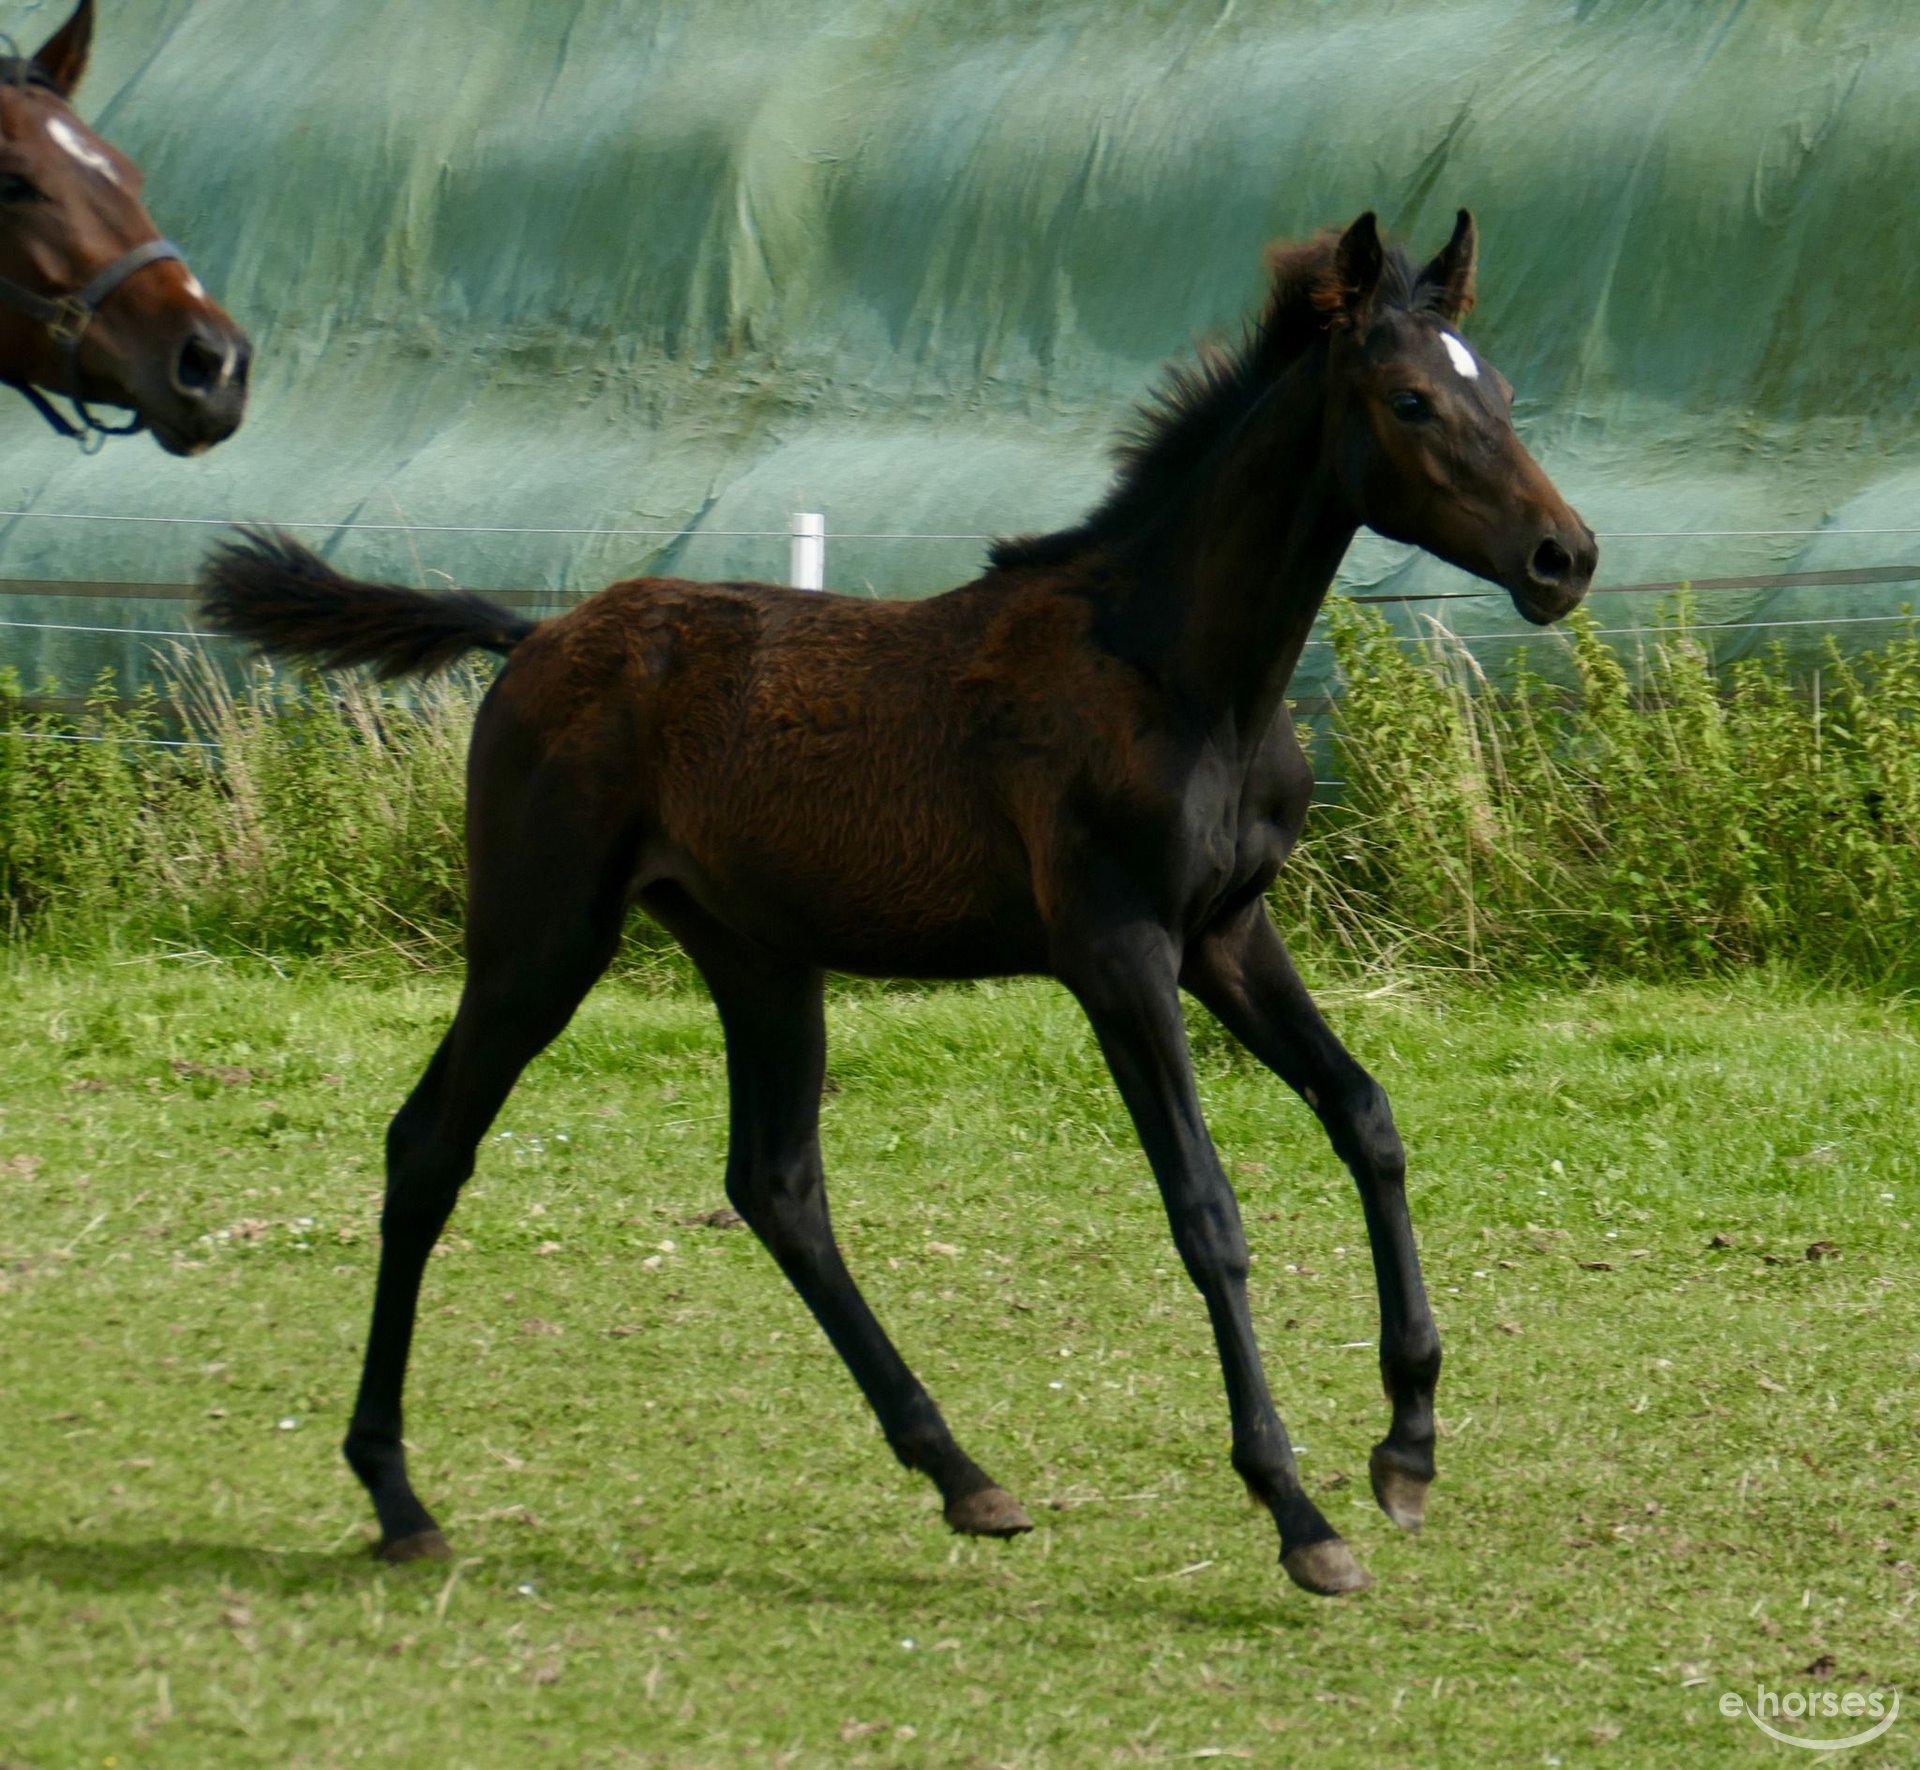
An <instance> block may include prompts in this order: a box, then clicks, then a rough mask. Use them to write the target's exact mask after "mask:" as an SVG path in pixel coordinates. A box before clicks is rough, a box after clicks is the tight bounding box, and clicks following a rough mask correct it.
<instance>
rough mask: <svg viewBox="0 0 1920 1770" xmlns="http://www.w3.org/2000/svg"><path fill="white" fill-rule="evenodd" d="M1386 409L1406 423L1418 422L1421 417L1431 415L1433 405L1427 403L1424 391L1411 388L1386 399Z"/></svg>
mask: <svg viewBox="0 0 1920 1770" xmlns="http://www.w3.org/2000/svg"><path fill="white" fill-rule="evenodd" d="M1387 407H1388V409H1389V410H1390V411H1391V412H1392V413H1393V415H1394V416H1395V417H1396V418H1399V419H1403V420H1404V421H1405V422H1406V423H1408V424H1418V423H1419V422H1420V420H1421V419H1422V418H1431V417H1432V416H1433V407H1432V406H1431V405H1430V404H1428V402H1427V396H1426V395H1425V394H1424V393H1415V392H1414V391H1413V390H1412V389H1411V388H1407V389H1404V390H1403V391H1401V392H1399V393H1396V394H1394V395H1392V396H1391V397H1390V398H1389V399H1388V401H1387Z"/></svg>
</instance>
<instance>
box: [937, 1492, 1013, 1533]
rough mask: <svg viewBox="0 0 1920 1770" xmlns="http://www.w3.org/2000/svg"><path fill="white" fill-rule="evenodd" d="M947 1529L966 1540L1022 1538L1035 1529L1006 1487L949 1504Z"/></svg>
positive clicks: (975, 1494) (973, 1494)
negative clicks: (969, 1537)
mask: <svg viewBox="0 0 1920 1770" xmlns="http://www.w3.org/2000/svg"><path fill="white" fill-rule="evenodd" d="M946 1517H947V1525H948V1528H949V1529H952V1530H957V1531H958V1532H959V1533H960V1534H961V1535H962V1536H1019V1535H1021V1534H1022V1533H1023V1532H1025V1531H1029V1530H1031V1529H1032V1528H1033V1520H1032V1519H1031V1518H1029V1517H1028V1516H1027V1514H1026V1512H1025V1511H1024V1510H1023V1509H1022V1508H1021V1505H1020V1502H1019V1501H1018V1500H1016V1499H1015V1498H1014V1497H1013V1495H1012V1494H1010V1493H1008V1492H1007V1491H1006V1489H1005V1488H1002V1487H983V1488H981V1489H980V1490H979V1492H977V1493H970V1494H968V1495H966V1496H965V1497H964V1498H962V1499H957V1500H950V1501H948V1503H947V1512H946Z"/></svg>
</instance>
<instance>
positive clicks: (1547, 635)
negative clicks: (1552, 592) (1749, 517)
mask: <svg viewBox="0 0 1920 1770" xmlns="http://www.w3.org/2000/svg"><path fill="white" fill-rule="evenodd" d="M1914 619H1915V616H1914V615H1912V614H1911V613H1908V614H1897V615H1834V616H1832V617H1830V618H1824V619H1814V620H1805V621H1706V622H1696V623H1694V624H1693V625H1691V626H1688V627H1685V628H1677V627H1596V628H1594V630H1593V636H1594V638H1596V639H1618V638H1622V637H1624V636H1626V635H1628V634H1633V633H1679V632H1685V633H1690V634H1692V633H1697V634H1701V635H1704V636H1706V637H1709V638H1710V637H1712V635H1714V634H1715V633H1767V632H1771V631H1773V629H1775V628H1776V627H1865V626H1870V625H1872V624H1874V623H1876V622H1885V621H1913V620H1914ZM1391 637H1392V638H1393V640H1394V641H1395V642H1396V643H1397V644H1400V645H1422V644H1425V643H1426V642H1427V641H1428V640H1430V639H1457V640H1459V641H1460V643H1461V644H1462V645H1467V644H1472V645H1493V644H1496V643H1499V642H1501V641H1505V640H1520V639H1561V640H1564V639H1565V638H1566V634H1565V632H1564V631H1562V630H1556V629H1554V628H1552V627H1535V628H1532V629H1530V630H1529V631H1527V632H1525V633H1456V632H1454V630H1453V629H1452V628H1451V627H1444V628H1442V629H1441V630H1440V631H1439V632H1438V633H1431V632H1429V633H1395V634H1393V635H1391ZM1332 643H1333V641H1332V640H1330V639H1321V638H1312V639H1309V640H1308V641H1307V644H1309V645H1331V644H1332Z"/></svg>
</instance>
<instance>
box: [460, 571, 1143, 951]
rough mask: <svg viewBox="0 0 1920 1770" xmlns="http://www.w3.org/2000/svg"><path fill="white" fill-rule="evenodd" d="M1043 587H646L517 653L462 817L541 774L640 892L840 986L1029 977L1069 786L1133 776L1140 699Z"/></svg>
mask: <svg viewBox="0 0 1920 1770" xmlns="http://www.w3.org/2000/svg"><path fill="white" fill-rule="evenodd" d="M1093 615H1094V605H1093V603H1092V601H1091V600H1090V599H1089V597H1088V596H1087V595H1085V594H1082V593H1080V592H1078V591H1077V590H1075V589H1074V588H1072V587H1069V586H1063V585H1062V584H1061V583H1060V582H1059V581H1058V576H1057V574H1042V573H1036V572H995V573H992V574H989V575H988V576H987V577H984V578H982V579H979V580H977V581H976V582H974V583H972V584H968V585H965V586H963V587H961V588H960V589H958V590H954V591H950V592H948V593H947V594H946V595H943V596H938V597H934V598H930V599H928V600H927V601H924V602H916V603H899V602H879V601H870V600H866V599H862V598H857V597H848V596H834V595H827V594H822V593H818V592H811V591H796V590H787V589H783V588H779V587H777V586H773V585H763V584H702V583H693V582H689V581H686V580H682V579H671V578H637V579H633V580H630V581H628V582H625V583H620V584H615V585H613V586H611V587H610V588H608V589H606V590H604V591H602V592H601V593H600V594H599V595H597V596H595V597H593V598H591V599H590V600H588V601H587V602H585V603H582V604H581V605H580V606H579V607H578V608H576V609H574V610H572V611H570V612H569V613H568V614H566V615H564V616H562V617H560V618H559V619H557V620H553V621H550V622H545V623H543V624H542V625H541V626H539V627H538V628H537V629H535V630H534V632H533V633H532V634H531V635H530V636H529V637H528V638H527V639H526V640H525V641H524V642H522V643H521V644H520V646H519V647H518V648H517V649H516V650H515V651H514V653H513V655H512V658H511V660H510V662H509V664H508V665H507V668H506V669H505V670H504V671H503V673H502V675H501V677H500V680H499V682H498V683H497V685H496V686H495V688H494V690H493V693H492V694H491V695H490V696H489V698H488V702H487V705H486V708H485V710H484V712H483V714H482V716H481V723H480V727H479V729H478V730H477V731H476V734H475V774H474V787H475V799H476V804H475V807H474V813H475V816H476V818H477V819H482V820H484V819H485V817H486V816H487V808H486V806H485V804H484V803H481V801H484V800H485V799H486V797H487V796H488V795H489V793H491V792H496V791H503V792H505V793H506V794H508V795H509V796H510V797H512V798H515V799H517V798H518V796H519V793H520V791H521V790H522V789H523V786H524V785H525V784H526V783H528V782H529V780H530V777H531V773H532V771H534V770H536V769H537V768H538V766H539V763H540V761H541V760H542V759H545V758H552V759H554V760H555V761H556V762H558V763H560V764H561V766H560V767H558V768H556V769H555V770H553V771H552V772H553V776H554V779H555V782H556V787H557V789H558V790H560V791H563V792H566V793H569V794H572V793H579V792H582V791H584V792H585V793H586V794H587V795H588V799H589V801H590V808H584V809H586V811H587V815H588V816H589V817H590V818H592V819H593V820H594V821H596V822H599V823H601V824H603V825H604V824H605V823H606V822H607V821H608V820H611V821H613V822H615V823H618V824H619V825H620V826H621V827H623V828H625V829H628V830H630V832H631V835H630V840H629V842H628V844H627V846H626V851H625V854H624V855H623V859H622V862H621V864H623V865H627V866H629V867H630V868H631V874H632V877H631V885H630V890H631V892H632V893H633V894H634V895H636V896H639V897H641V898H642V899H643V900H644V898H645V897H646V895H647V893H648V892H650V891H659V890H663V889H674V890H678V891H683V892H685V893H686V894H687V895H688V896H690V897H691V898H692V899H693V900H694V901H695V902H696V903H697V904H699V905H700V906H701V907H702V908H703V909H705V910H706V911H708V912H709V913H711V914H713V915H714V916H716V917H717V918H718V919H720V920H722V921H724V922H727V923H728V924H730V925H732V926H734V927H737V928H739V929H741V930H742V931H743V932H749V933H752V934H754V935H755V936H756V937H757V938H759V939H761V940H762V941H764V942H766V943H767V944H768V945H770V946H772V947H774V948H775V949H776V950H781V951H788V952H792V953H793V954H794V955H795V956H802V955H804V956H805V957H806V958H807V959H809V960H810V961H812V962H814V963H820V964H826V965H828V966H831V967H835V968H841V969H848V970H856V971H884V972H889V973H895V974H898V973H902V972H905V973H920V974H942V975H954V974H958V975H973V974H981V973H991V972H1004V971H1018V970H1031V969H1040V968H1044V965H1045V945H1044V938H1043V920H1044V918H1043V914H1042V912H1041V907H1040V902H1039V900H1040V899H1041V898H1043V897H1044V892H1045V885H1044V879H1045V875H1046V872H1047V865H1046V862H1047V858H1048V852H1049V848H1050V845H1051V843H1052V841H1053V839H1054V836H1055V834H1056V825H1057V820H1058V817H1059V812H1060V806H1061V799H1062V788H1063V786H1067V787H1078V788H1079V789H1080V790H1081V791H1082V792H1083V793H1086V794H1094V795H1097V794H1099V793H1101V792H1102V791H1110V790H1112V789H1113V787H1114V786H1115V785H1116V784H1118V783H1117V781H1116V773H1117V771H1122V770H1125V769H1126V768H1127V767H1128V765H1129V754H1128V752H1129V747H1130V745H1131V742H1132V734H1133V733H1134V732H1135V731H1136V730H1138V729H1139V728H1140V726H1141V723H1142V721H1141V720H1140V718H1139V713H1140V711H1141V701H1142V697H1143V696H1144V695H1146V694H1148V693H1149V692H1150V691H1149V689H1148V687H1147V685H1146V684H1145V683H1144V682H1142V681H1141V680H1140V679H1138V678H1137V677H1136V676H1135V675H1134V673H1133V672H1132V671H1130V670H1129V669H1127V668H1126V667H1125V666H1124V665H1122V664H1121V663H1119V662H1118V661H1117V660H1116V659H1114V658H1113V657H1111V656H1109V655H1108V654H1107V653H1106V652H1105V651H1103V650H1102V649H1101V648H1100V646H1099V645H1098V644H1097V642H1096V641H1095V639H1094V637H1093V633H1092V627H1093Z"/></svg>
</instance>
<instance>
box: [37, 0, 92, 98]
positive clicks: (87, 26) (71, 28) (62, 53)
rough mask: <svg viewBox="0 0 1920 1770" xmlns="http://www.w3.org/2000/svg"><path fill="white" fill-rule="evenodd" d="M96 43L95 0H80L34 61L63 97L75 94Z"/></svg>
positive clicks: (41, 47)
mask: <svg viewBox="0 0 1920 1770" xmlns="http://www.w3.org/2000/svg"><path fill="white" fill-rule="evenodd" d="M92 47H93V0H80V4H79V5H78V6H76V7H75V8H74V11H73V17H72V18H70V19H68V20H67V22H66V23H65V24H64V25H62V26H61V27H60V28H59V30H57V31H55V32H54V34H53V35H52V36H51V37H49V38H48V39H47V40H46V42H44V43H42V44H41V45H40V48H39V50H38V51H37V52H36V54H35V55H34V58H33V65H34V66H35V67H36V68H38V69H39V70H40V72H41V73H43V74H44V75H46V77H47V79H48V80H49V81H50V82H51V83H52V85H53V89H54V90H55V91H56V92H58V93H59V94H60V96H61V97H62V98H71V97H72V96H73V89H74V88H75V87H76V86H78V85H79V84H80V76H81V75H82V74H84V73H85V72H86V71H87V52H88V51H89V50H90V49H92Z"/></svg>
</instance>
